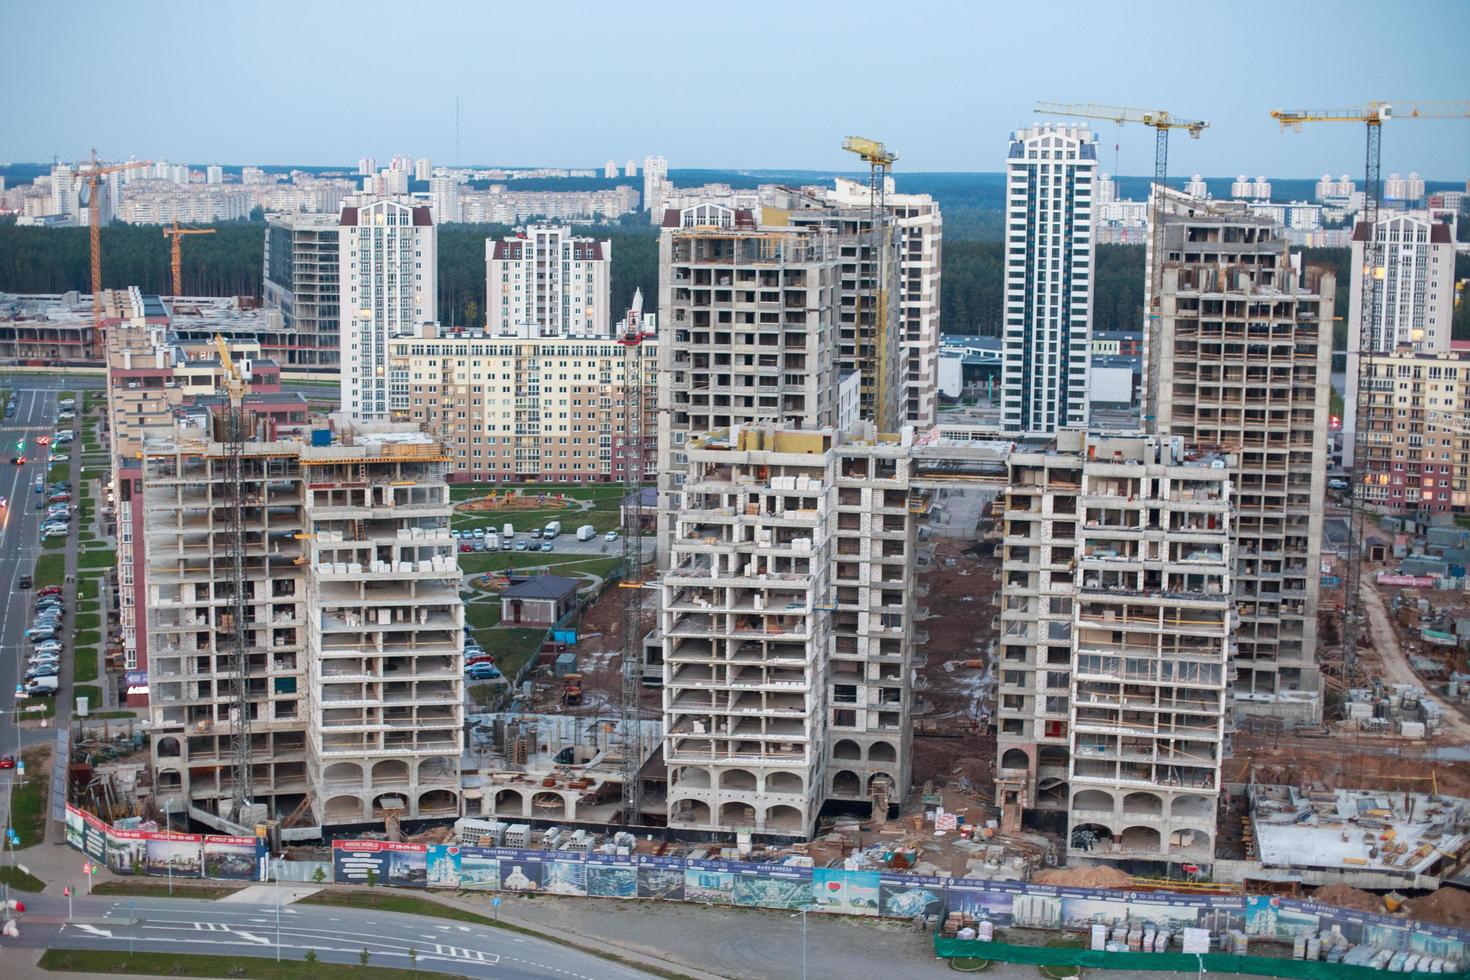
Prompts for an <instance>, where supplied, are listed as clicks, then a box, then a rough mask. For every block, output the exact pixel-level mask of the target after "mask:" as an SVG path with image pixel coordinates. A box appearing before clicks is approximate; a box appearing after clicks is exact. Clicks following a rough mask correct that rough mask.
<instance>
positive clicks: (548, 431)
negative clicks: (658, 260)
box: [389, 314, 659, 483]
mask: <svg viewBox="0 0 1470 980" xmlns="http://www.w3.org/2000/svg"><path fill="white" fill-rule="evenodd" d="M641 327H642V329H643V330H644V331H645V332H646V333H649V334H652V333H653V331H654V327H655V316H654V315H653V314H643V315H642V317H641ZM657 346H658V341H657V339H655V338H650V339H647V340H645V341H644V351H643V371H644V376H643V399H644V416H643V426H642V429H641V431H642V433H643V441H644V449H643V463H644V467H645V469H644V478H645V479H647V480H653V479H656V478H657V474H658V457H657V455H656V449H657V445H658V425H657V422H656V421H655V417H654V416H655V413H656V410H657V399H658V362H659V357H658V352H657ZM627 363H628V360H627V348H626V347H624V346H623V345H621V344H619V343H618V342H617V341H615V340H611V339H602V338H568V337H536V336H532V337H521V336H516V337H498V336H491V335H487V334H486V333H484V332H483V331H478V330H471V331H465V330H454V331H447V332H445V331H441V330H440V328H439V327H437V326H435V325H432V324H430V325H427V326H425V327H423V328H421V330H420V331H419V333H418V334H417V335H416V336H413V337H398V338H394V339H393V340H391V341H390V342H389V366H390V368H389V369H390V372H391V373H392V375H393V377H394V378H395V379H401V380H398V381H396V382H395V383H397V384H400V385H403V386H406V389H407V392H408V398H407V404H406V405H405V407H404V408H403V409H402V410H398V411H395V413H394V416H395V418H399V417H401V418H403V419H406V420H411V421H413V422H416V423H419V424H421V425H423V426H424V428H425V430H426V431H428V432H431V433H433V434H434V435H435V436H436V437H438V438H439V439H440V440H442V441H443V443H444V445H445V451H446V452H447V453H448V455H449V456H450V459H451V463H450V472H449V479H450V480H473V481H476V482H487V481H507V480H517V481H521V480H535V481H538V482H543V483H602V482H617V481H620V480H622V479H623V470H624V466H625V462H624V461H625V459H626V458H627V457H626V455H625V453H624V448H625V446H624V425H623V421H624V419H623V413H624V390H625V389H624V385H625V372H626V371H627Z"/></svg>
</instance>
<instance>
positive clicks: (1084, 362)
mask: <svg viewBox="0 0 1470 980" xmlns="http://www.w3.org/2000/svg"><path fill="white" fill-rule="evenodd" d="M1096 171H1097V142H1096V140H1094V139H1093V136H1092V132H1091V131H1090V130H1089V129H1087V128H1086V127H1084V126H1076V125H1064V124H1055V123H1045V124H1037V125H1035V126H1032V127H1031V128H1029V129H1022V130H1018V131H1017V132H1016V133H1015V134H1014V135H1013V137H1012V139H1011V145H1010V153H1009V155H1008V157H1007V159H1006V253H1005V254H1006V288H1005V347H1004V350H1003V361H1002V408H1001V421H1002V425H1003V427H1004V428H1005V430H1006V431H1007V432H1016V433H1034V434H1046V433H1051V432H1055V431H1056V430H1057V429H1059V428H1062V427H1064V426H1085V425H1086V424H1087V371H1088V356H1089V351H1090V349H1091V346H1092V286H1093V278H1092V277H1093V237H1092V222H1093V214H1092V192H1093V179H1094V177H1095V175H1096Z"/></svg>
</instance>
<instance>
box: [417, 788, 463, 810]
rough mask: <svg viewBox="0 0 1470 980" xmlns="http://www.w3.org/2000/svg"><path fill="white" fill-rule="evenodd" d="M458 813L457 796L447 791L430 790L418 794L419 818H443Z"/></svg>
mask: <svg viewBox="0 0 1470 980" xmlns="http://www.w3.org/2000/svg"><path fill="white" fill-rule="evenodd" d="M458 813H459V795H458V794H457V793H451V792H450V791H449V790H447V789H431V790H429V791H428V792H427V793H420V794H419V816H421V817H444V816H453V815H455V814H458Z"/></svg>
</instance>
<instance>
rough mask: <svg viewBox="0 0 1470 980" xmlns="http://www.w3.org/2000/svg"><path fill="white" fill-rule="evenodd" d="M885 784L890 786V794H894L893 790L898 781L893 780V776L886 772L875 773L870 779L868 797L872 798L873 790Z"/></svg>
mask: <svg viewBox="0 0 1470 980" xmlns="http://www.w3.org/2000/svg"><path fill="white" fill-rule="evenodd" d="M883 783H887V784H888V791H889V792H892V791H893V788H894V787H895V786H897V785H898V781H897V780H896V779H894V778H893V776H892V774H890V773H886V772H875V773H873V775H871V776H869V777H868V795H869V796H872V795H873V790H874V789H875V788H877V787H878V786H879V785H880V784H883Z"/></svg>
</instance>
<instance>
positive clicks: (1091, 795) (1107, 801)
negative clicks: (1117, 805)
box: [1072, 789, 1113, 813]
mask: <svg viewBox="0 0 1470 980" xmlns="http://www.w3.org/2000/svg"><path fill="white" fill-rule="evenodd" d="M1072 809H1074V810H1092V811H1094V812H1101V813H1112V812H1113V794H1111V793H1104V792H1103V791H1102V790H1100V789H1084V790H1081V791H1080V792H1078V794H1077V795H1076V796H1074V797H1072Z"/></svg>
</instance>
